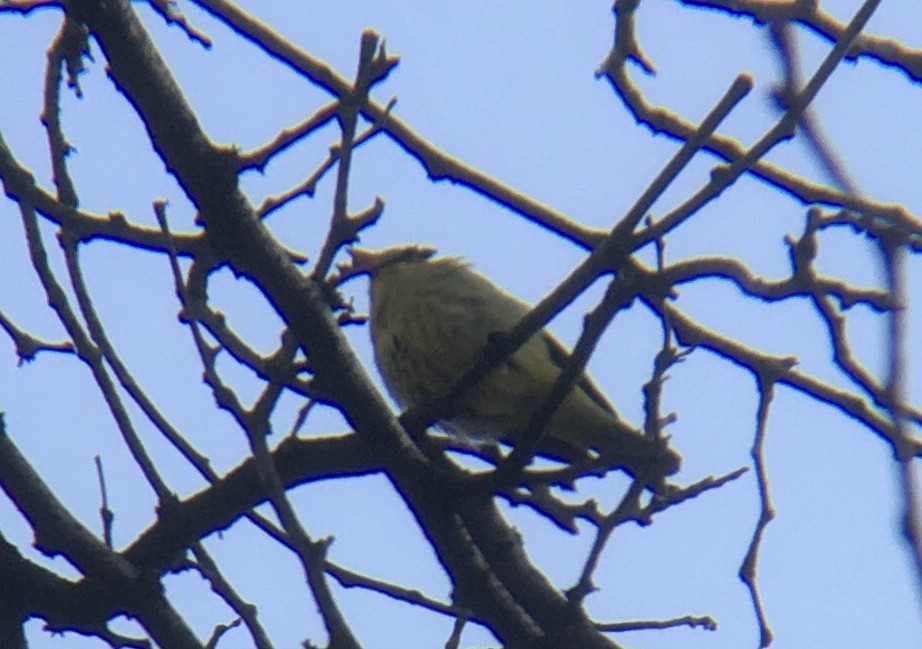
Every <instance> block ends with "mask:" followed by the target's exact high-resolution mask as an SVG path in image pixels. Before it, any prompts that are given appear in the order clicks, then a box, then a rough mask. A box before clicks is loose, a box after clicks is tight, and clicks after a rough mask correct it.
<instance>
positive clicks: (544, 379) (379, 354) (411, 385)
mask: <svg viewBox="0 0 922 649" xmlns="http://www.w3.org/2000/svg"><path fill="white" fill-rule="evenodd" d="M350 252H351V255H352V257H353V268H354V269H355V271H357V272H367V273H368V274H369V275H370V276H371V282H370V289H369V291H370V300H371V304H370V313H369V329H370V331H371V341H372V345H373V347H374V354H375V361H376V363H377V365H378V369H379V370H380V372H381V376H382V378H383V379H384V383H385V385H386V386H387V388H388V390H389V391H390V393H391V395H392V396H393V397H394V399H395V400H396V401H397V403H398V404H399V405H400V406H401V407H402V408H410V407H412V406H415V405H420V404H423V403H426V402H428V401H430V400H432V399H434V398H436V397H439V396H443V395H444V394H445V393H446V392H447V391H448V390H449V389H450V388H451V387H452V386H453V385H454V383H455V382H456V381H457V380H458V379H459V378H460V377H461V376H462V375H463V373H464V372H465V371H467V370H468V369H470V368H471V367H472V366H473V364H474V363H475V362H476V361H477V360H478V359H479V358H481V354H482V353H483V350H484V348H485V346H486V345H487V344H488V342H489V340H490V337H491V336H493V335H496V334H504V333H507V332H509V331H510V330H511V329H512V328H513V327H514V326H515V325H516V324H517V323H518V322H519V321H520V320H521V319H522V317H523V316H524V315H525V314H526V313H527V312H528V311H529V306H528V305H527V304H526V303H524V302H522V301H521V300H519V299H518V298H516V297H514V296H512V295H510V294H509V293H506V292H505V291H503V290H502V289H501V288H499V287H498V286H496V285H495V284H494V283H493V282H491V281H490V280H489V279H487V278H486V277H484V276H483V275H481V274H480V273H478V272H476V271H475V270H473V269H472V268H471V267H470V265H469V264H468V263H466V262H465V261H464V260H462V259H460V258H458V257H437V258H433V255H434V254H435V249H434V248H431V247H427V246H417V245H407V246H395V247H392V248H387V249H384V250H380V251H370V250H365V249H362V248H352V249H351V251H350ZM568 357H569V352H568V351H567V350H566V348H565V347H564V346H563V345H562V344H561V343H560V342H559V341H558V340H557V339H556V338H554V337H553V336H552V335H551V334H550V333H548V332H547V331H545V330H541V331H539V332H538V333H536V334H535V335H534V336H532V337H531V338H530V339H529V340H528V341H527V342H526V343H525V344H523V345H522V346H521V347H519V349H517V350H516V351H515V352H513V353H512V354H511V355H510V356H509V357H507V358H506V359H505V360H504V361H503V362H502V363H501V364H500V365H499V366H498V367H496V368H495V369H494V370H492V371H491V372H490V373H489V374H487V375H486V376H485V377H484V378H483V379H481V380H480V381H479V382H478V383H477V384H476V385H474V386H473V387H472V388H471V389H470V390H468V391H467V393H465V394H464V395H462V396H461V397H460V398H459V400H458V403H457V404H456V407H455V409H454V410H453V413H452V416H451V418H450V419H447V420H445V421H442V422H440V424H441V426H442V427H444V428H445V429H446V430H447V431H448V432H449V433H452V434H455V435H459V436H463V437H466V438H474V439H478V438H479V439H484V438H486V439H492V440H503V441H506V442H509V443H512V444H514V443H515V439H516V436H517V435H519V434H521V433H522V432H523V431H524V430H525V429H526V427H527V426H528V423H529V420H530V419H531V417H532V415H533V414H534V412H535V410H536V409H538V408H539V407H540V406H541V404H542V403H543V401H544V399H545V397H546V396H547V394H548V392H549V391H550V389H551V386H552V385H553V383H554V381H555V380H556V379H557V376H558V374H559V373H560V369H561V365H562V364H563V363H564V362H565V361H566V359H567V358H568ZM538 450H539V452H541V453H542V454H545V455H549V456H551V457H555V458H560V459H565V460H567V461H571V462H576V461H581V460H585V459H587V457H589V451H590V450H591V451H595V452H596V453H599V454H602V455H604V456H605V458H606V460H608V461H610V463H611V464H612V465H615V466H619V467H621V468H623V469H624V470H626V471H627V472H628V473H630V474H631V475H634V476H635V477H636V476H638V475H643V476H644V478H645V479H649V478H653V477H659V476H666V475H671V474H673V473H675V472H676V471H677V470H678V468H679V464H680V457H679V455H678V454H677V453H676V452H675V451H673V450H672V449H670V448H668V447H667V446H666V443H665V442H664V441H663V440H654V439H652V438H650V437H648V436H645V435H643V434H642V433H641V432H639V431H637V430H635V429H633V428H631V427H630V426H628V425H627V424H626V423H624V422H623V421H622V420H621V419H620V418H619V417H618V415H617V413H616V412H615V409H614V408H613V407H612V406H611V404H610V403H609V402H608V401H607V400H606V399H605V397H604V396H603V395H602V393H601V392H600V391H599V389H598V388H597V387H596V385H595V384H594V383H593V382H592V380H591V379H590V378H589V377H588V376H587V375H585V374H584V375H583V376H582V377H581V378H580V380H579V381H578V382H577V383H576V385H574V387H573V389H572V391H571V392H570V394H569V395H568V396H567V397H566V398H565V399H564V401H563V402H562V403H561V405H560V407H559V408H558V409H557V411H556V413H555V414H554V415H553V417H552V418H551V420H550V421H549V422H548V423H547V425H546V427H545V430H544V434H543V437H542V439H541V442H540V443H539V446H538Z"/></svg>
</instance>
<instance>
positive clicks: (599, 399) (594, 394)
mask: <svg viewBox="0 0 922 649" xmlns="http://www.w3.org/2000/svg"><path fill="white" fill-rule="evenodd" d="M541 338H542V340H543V341H544V344H545V345H547V353H548V355H549V356H550V357H551V360H552V361H554V364H555V365H556V366H557V367H559V368H561V369H563V366H564V364H566V362H567V361H568V360H570V352H568V351H567V348H566V347H564V346H563V343H561V342H560V341H559V340H557V339H556V338H554V337H553V336H552V335H551V334H549V333H547V332H546V331H544V332H542V333H541ZM576 386H577V387H578V388H580V389H581V390H582V391H583V392H585V393H586V396H587V397H589V398H590V399H591V400H592V401H593V402H594V403H595V404H596V405H597V406H599V407H600V408H602V410H604V411H605V412H608V413H611V414H612V415H615V408H614V406H612V405H611V403H609V401H608V399H606V398H605V395H604V394H603V393H602V391H601V390H600V389H599V387H598V386H597V385H596V384H595V383H594V382H593V380H592V379H590V378H589V375H588V374H586V373H585V372H583V374H582V375H581V376H580V378H579V380H577V381H576ZM616 416H617V415H616Z"/></svg>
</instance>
